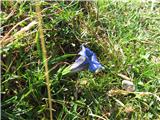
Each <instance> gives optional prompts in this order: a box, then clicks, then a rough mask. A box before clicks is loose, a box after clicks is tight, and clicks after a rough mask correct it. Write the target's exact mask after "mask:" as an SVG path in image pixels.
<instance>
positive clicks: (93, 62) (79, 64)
mask: <svg viewBox="0 0 160 120" xmlns="http://www.w3.org/2000/svg"><path fill="white" fill-rule="evenodd" d="M81 47H82V50H81V51H80V52H79V53H78V54H79V55H80V57H78V58H77V59H76V60H75V62H74V63H73V64H72V65H71V66H70V69H71V72H78V71H81V70H83V69H86V68H88V69H89V71H91V72H98V71H99V70H101V69H103V68H104V67H103V66H102V65H101V64H100V63H99V62H98V60H97V56H96V54H95V53H94V52H93V51H91V50H90V49H89V48H86V47H84V46H83V45H82V46H81Z"/></svg>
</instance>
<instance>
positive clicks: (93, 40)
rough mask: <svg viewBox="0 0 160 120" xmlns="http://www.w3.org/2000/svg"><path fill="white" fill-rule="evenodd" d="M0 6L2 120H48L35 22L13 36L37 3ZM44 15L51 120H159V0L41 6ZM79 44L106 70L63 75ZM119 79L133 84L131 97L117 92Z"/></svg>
mask: <svg viewBox="0 0 160 120" xmlns="http://www.w3.org/2000/svg"><path fill="white" fill-rule="evenodd" d="M1 7H2V12H1V13H0V14H1V18H0V19H1V28H0V31H1V36H2V37H3V38H2V37H1V38H2V39H1V99H2V100H1V105H2V106H1V109H2V110H1V118H2V119H5V120H7V119H9V120H17V119H18V120H24V119H27V120H31V119H44V120H45V119H49V108H48V93H47V87H46V84H45V75H44V64H43V62H42V59H43V54H42V49H41V44H40V35H39V32H38V25H37V23H35V24H33V25H32V26H31V27H29V28H28V29H27V30H26V31H22V33H20V34H17V33H18V32H19V31H20V30H21V28H24V27H25V26H27V25H28V24H30V23H32V22H33V21H37V16H36V12H35V2H31V1H14V2H9V1H2V5H1ZM41 10H42V13H41V14H42V16H43V29H44V30H43V32H44V38H45V44H46V45H45V46H46V50H47V57H48V67H49V71H50V72H49V76H50V78H49V79H50V82H51V97H52V104H53V109H55V110H56V111H53V119H57V120H73V119H76V120H77V119H80V120H81V119H84V120H90V119H95V120H97V119H99V120H101V119H109V120H124V119H126V120H129V119H131V120H158V119H160V100H159V97H158V96H160V22H159V21H160V3H158V2H155V3H152V2H145V3H144V2H143V3H142V2H139V1H136V0H135V1H132V2H131V1H130V2H118V1H117V2H115V1H112V0H101V1H98V2H94V1H90V2H89V1H88V2H85V1H83V2H82V1H75V2H71V1H68V2H63V1H57V2H55V1H54V2H49V1H45V2H41ZM11 12H13V14H11V16H9V14H10V13H11ZM26 18H27V20H24V19H26ZM22 20H24V21H22ZM21 21H22V22H21ZM37 22H38V21H37ZM18 23H19V24H18ZM16 24H18V26H17V27H15V28H14V29H13V30H12V31H11V32H10V34H8V36H7V37H6V38H5V39H4V36H5V35H6V34H7V33H8V32H9V31H10V30H11V29H12V28H13V27H14V26H15V25H16ZM83 43H86V44H87V47H89V48H90V49H91V50H93V51H94V52H95V53H96V54H97V56H98V59H99V61H100V62H101V63H102V64H103V65H104V67H105V70H104V71H103V72H100V73H98V74H95V73H91V72H89V71H87V70H86V71H81V72H79V73H76V74H71V75H65V76H62V70H63V68H64V67H65V66H67V65H69V64H71V63H72V62H73V61H74V60H75V58H76V56H75V54H77V53H78V52H79V51H80V45H81V44H83ZM118 74H123V75H125V76H127V77H129V78H130V79H132V80H133V83H134V84H135V87H136V90H135V92H133V93H127V94H125V91H121V90H122V85H121V82H122V80H123V78H122V77H120V76H119V75H118ZM142 92H144V93H142Z"/></svg>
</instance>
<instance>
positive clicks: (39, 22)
mask: <svg viewBox="0 0 160 120" xmlns="http://www.w3.org/2000/svg"><path fill="white" fill-rule="evenodd" d="M36 12H37V18H38V26H39V34H40V40H41V46H42V53H43V63H44V66H45V77H46V84H47V91H48V102H49V112H50V120H53V118H52V117H53V115H52V101H51V92H50V81H49V72H48V60H47V55H46V48H45V41H44V34H43V28H42V16H41V9H40V2H36Z"/></svg>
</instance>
